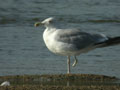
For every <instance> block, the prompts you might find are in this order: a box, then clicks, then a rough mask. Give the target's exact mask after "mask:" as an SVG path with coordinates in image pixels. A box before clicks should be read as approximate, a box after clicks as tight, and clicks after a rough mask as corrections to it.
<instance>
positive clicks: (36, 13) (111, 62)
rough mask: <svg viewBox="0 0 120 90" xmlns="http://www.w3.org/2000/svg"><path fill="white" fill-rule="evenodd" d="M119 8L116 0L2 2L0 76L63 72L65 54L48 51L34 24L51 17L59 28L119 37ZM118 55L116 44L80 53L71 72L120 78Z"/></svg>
mask: <svg viewBox="0 0 120 90" xmlns="http://www.w3.org/2000/svg"><path fill="white" fill-rule="evenodd" d="M6 2H7V3H6ZM119 10H120V1H119V0H92V1H91V0H44V1H43V0H29V2H28V1H27V0H3V1H1V2H0V13H1V14H0V75H1V76H3V75H23V74H61V73H63V74H65V73H66V70H67V68H66V57H64V56H58V55H54V54H53V53H51V52H50V51H48V49H47V48H46V46H45V44H44V42H43V39H42V33H43V30H44V27H39V28H35V27H34V26H33V25H34V23H35V22H38V21H40V20H43V19H45V18H48V17H51V16H54V17H56V18H57V20H58V23H61V26H62V27H66V28H71V27H72V28H80V29H83V30H85V31H88V32H94V33H103V34H107V35H108V36H120V30H119V29H120V12H119ZM119 55H120V46H119V45H118V46H113V47H107V48H103V49H96V50H94V51H91V52H89V53H86V54H82V55H80V56H79V57H78V59H79V62H78V64H77V66H76V67H74V68H72V73H87V74H103V75H109V76H116V77H119V78H120V70H119V69H120V57H119ZM72 62H73V60H72Z"/></svg>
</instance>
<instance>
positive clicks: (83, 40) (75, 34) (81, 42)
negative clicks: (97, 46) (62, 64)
mask: <svg viewBox="0 0 120 90" xmlns="http://www.w3.org/2000/svg"><path fill="white" fill-rule="evenodd" d="M56 33H57V34H56V37H55V39H56V40H57V41H59V42H63V43H68V44H71V45H73V46H74V47H75V48H77V49H83V48H86V47H89V46H91V45H94V43H95V42H96V41H95V40H94V38H93V35H91V34H89V33H86V32H81V31H79V30H62V31H60V30H58V31H57V32H56Z"/></svg>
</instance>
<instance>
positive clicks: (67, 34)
mask: <svg viewBox="0 0 120 90" xmlns="http://www.w3.org/2000/svg"><path fill="white" fill-rule="evenodd" d="M54 21H55V18H53V17H49V18H47V19H45V20H43V21H42V22H36V23H35V24H34V26H35V27H38V26H42V25H43V26H45V28H46V29H45V30H44V32H43V40H44V42H45V45H46V46H47V48H48V49H49V50H50V51H51V52H53V53H55V54H58V55H63V56H67V74H70V73H71V70H70V57H71V56H73V57H74V63H73V64H72V66H73V67H74V66H76V64H77V62H78V59H77V57H76V56H78V55H80V54H82V53H86V52H88V51H91V50H93V49H96V48H102V47H107V46H113V45H117V44H120V36H117V37H108V36H106V35H104V34H94V33H88V32H85V31H82V30H79V29H60V28H57V27H55V25H54Z"/></svg>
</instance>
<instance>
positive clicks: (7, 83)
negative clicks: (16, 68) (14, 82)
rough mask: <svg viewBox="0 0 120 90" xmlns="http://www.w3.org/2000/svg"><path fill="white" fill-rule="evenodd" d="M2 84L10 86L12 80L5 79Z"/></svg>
mask: <svg viewBox="0 0 120 90" xmlns="http://www.w3.org/2000/svg"><path fill="white" fill-rule="evenodd" d="M0 86H10V82H9V81H4V82H3V83H1V85H0Z"/></svg>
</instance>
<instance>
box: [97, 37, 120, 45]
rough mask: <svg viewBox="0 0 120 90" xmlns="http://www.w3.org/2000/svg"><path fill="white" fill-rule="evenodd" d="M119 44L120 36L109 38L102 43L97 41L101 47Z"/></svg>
mask: <svg viewBox="0 0 120 90" xmlns="http://www.w3.org/2000/svg"><path fill="white" fill-rule="evenodd" d="M117 44H120V37H113V38H109V39H108V40H106V41H104V42H101V43H97V44H96V45H98V46H99V47H108V46H113V45H117Z"/></svg>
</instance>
